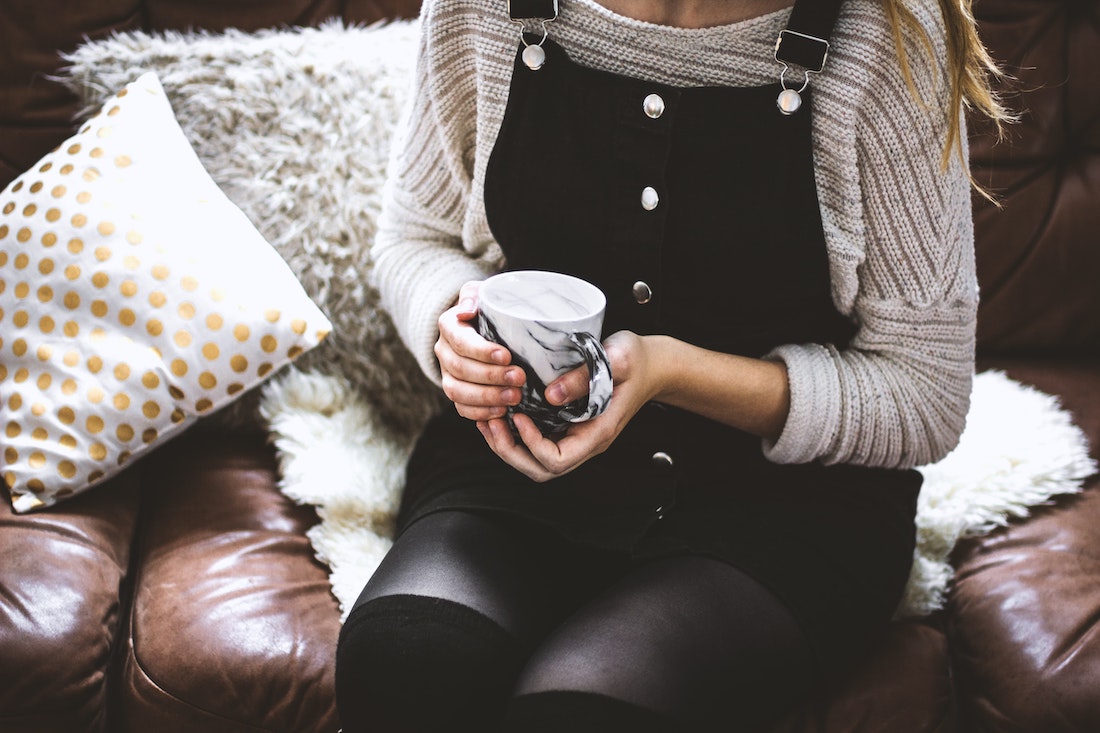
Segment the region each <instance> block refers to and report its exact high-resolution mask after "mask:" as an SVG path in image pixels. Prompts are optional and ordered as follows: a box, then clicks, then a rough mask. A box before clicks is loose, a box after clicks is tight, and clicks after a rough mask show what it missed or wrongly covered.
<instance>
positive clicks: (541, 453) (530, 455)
mask: <svg viewBox="0 0 1100 733" xmlns="http://www.w3.org/2000/svg"><path fill="white" fill-rule="evenodd" d="M604 350H605V351H606V352H607V358H608V361H609V362H610V363H611V374H612V375H613V376H614V379H615V387H614V390H613V391H612V393H611V403H610V405H609V406H608V408H607V410H606V411H605V412H604V413H603V414H602V415H600V416H599V417H596V418H593V419H591V420H588V421H586V422H582V423H577V424H575V425H572V426H570V427H569V429H568V430H567V431H566V432H565V434H564V435H563V436H562V437H561V438H559V439H558V440H556V441H554V440H550V439H549V438H546V437H543V435H542V433H541V432H539V429H538V428H537V427H536V426H535V423H534V422H533V421H532V420H531V418H529V417H527V416H526V415H524V414H522V413H518V414H516V415H514V416H513V422H514V423H515V426H516V429H517V430H518V431H519V435H520V439H521V440H522V443H517V442H516V440H515V438H514V437H513V435H512V432H511V430H509V428H508V424H507V422H506V421H505V419H504V418H496V419H493V420H489V421H479V422H478V423H477V427H478V430H480V431H481V434H482V435H483V436H484V437H485V441H486V442H487V443H488V444H489V446H490V447H491V448H492V449H493V452H494V453H496V454H497V455H498V456H500V457H501V459H503V460H504V461H505V462H506V463H508V464H509V465H511V466H512V467H514V468H515V469H516V470H518V471H520V472H521V473H523V474H524V475H525V476H527V477H528V478H531V479H532V480H534V481H540V482H542V481H549V480H550V479H552V478H556V477H558V476H562V475H564V474H567V473H569V472H570V471H572V470H573V469H575V468H577V467H578V466H580V465H581V464H582V463H584V462H585V461H587V460H588V459H589V458H592V457H593V456H597V455H599V454H600V453H603V452H604V451H605V450H607V448H608V446H610V445H611V443H612V442H614V440H615V438H617V437H618V436H619V433H620V432H622V430H623V428H624V427H626V424H627V423H628V422H630V419H631V418H633V417H634V415H635V414H636V413H637V412H638V410H640V409H641V408H642V406H643V405H645V403H646V402H649V401H650V400H651V399H653V397H654V395H656V394H657V393H658V391H659V390H660V379H659V376H658V374H659V370H658V369H656V366H657V365H656V363H655V361H656V357H655V355H654V354H653V349H652V348H650V345H649V344H648V343H647V339H646V338H645V337H642V336H638V335H637V334H635V333H632V332H630V331H619V332H618V333H615V334H612V335H611V336H609V337H608V338H607V340H606V341H604ZM587 393H588V371H587V369H586V368H584V367H579V368H577V369H574V370H573V371H571V372H569V373H568V374H565V375H562V376H561V377H559V378H558V379H556V380H555V381H553V382H551V383H550V384H549V385H547V387H546V398H547V401H548V402H550V403H551V404H554V405H564V404H566V403H568V402H571V401H572V400H575V399H578V398H580V397H583V396H585V395H586V394H587Z"/></svg>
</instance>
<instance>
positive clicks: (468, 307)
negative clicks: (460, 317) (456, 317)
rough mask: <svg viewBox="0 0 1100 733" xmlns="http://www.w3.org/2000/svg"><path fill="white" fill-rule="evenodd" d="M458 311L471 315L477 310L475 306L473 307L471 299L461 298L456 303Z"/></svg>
mask: <svg viewBox="0 0 1100 733" xmlns="http://www.w3.org/2000/svg"><path fill="white" fill-rule="evenodd" d="M458 309H459V310H460V311H462V312H463V313H473V312H474V311H475V310H477V306H475V305H474V299H473V298H463V299H462V300H461V301H459V303H458Z"/></svg>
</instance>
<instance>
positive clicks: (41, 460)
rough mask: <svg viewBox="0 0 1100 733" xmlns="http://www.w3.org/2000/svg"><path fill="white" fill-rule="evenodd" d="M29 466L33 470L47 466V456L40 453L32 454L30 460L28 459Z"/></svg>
mask: <svg viewBox="0 0 1100 733" xmlns="http://www.w3.org/2000/svg"><path fill="white" fill-rule="evenodd" d="M27 465H28V466H30V467H31V468H42V467H43V466H45V465H46V456H44V455H42V454H41V453H39V452H38V451H35V452H34V453H31V456H30V458H28V459H27Z"/></svg>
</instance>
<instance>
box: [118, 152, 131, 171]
mask: <svg viewBox="0 0 1100 733" xmlns="http://www.w3.org/2000/svg"><path fill="white" fill-rule="evenodd" d="M132 162H133V161H132V160H130V156H128V155H120V156H118V157H117V158H115V165H117V166H118V167H119V168H125V167H126V166H128V165H130V163H132Z"/></svg>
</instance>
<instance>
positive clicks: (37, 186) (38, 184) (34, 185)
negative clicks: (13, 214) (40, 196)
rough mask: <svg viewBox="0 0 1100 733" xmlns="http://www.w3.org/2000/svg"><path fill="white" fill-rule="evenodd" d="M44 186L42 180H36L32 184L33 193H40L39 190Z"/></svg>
mask: <svg viewBox="0 0 1100 733" xmlns="http://www.w3.org/2000/svg"><path fill="white" fill-rule="evenodd" d="M42 186H43V183H42V181H35V182H34V183H32V184H31V193H38V192H39V191H41V190H42Z"/></svg>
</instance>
